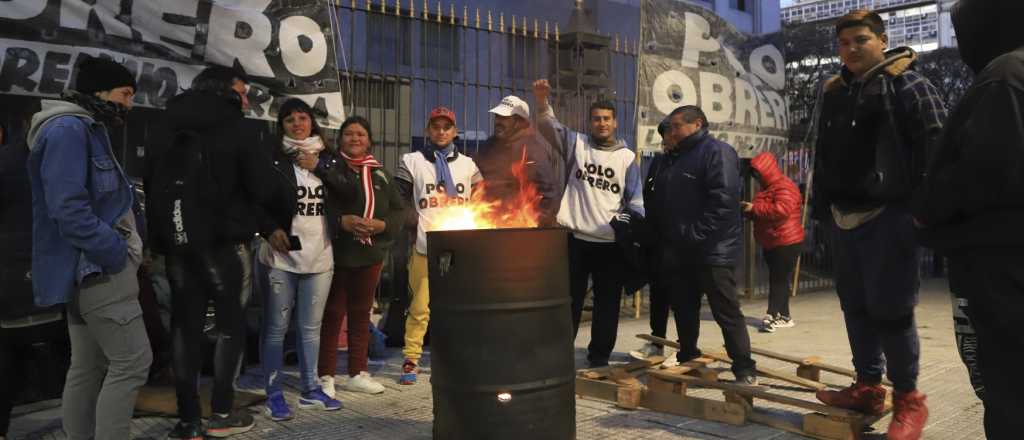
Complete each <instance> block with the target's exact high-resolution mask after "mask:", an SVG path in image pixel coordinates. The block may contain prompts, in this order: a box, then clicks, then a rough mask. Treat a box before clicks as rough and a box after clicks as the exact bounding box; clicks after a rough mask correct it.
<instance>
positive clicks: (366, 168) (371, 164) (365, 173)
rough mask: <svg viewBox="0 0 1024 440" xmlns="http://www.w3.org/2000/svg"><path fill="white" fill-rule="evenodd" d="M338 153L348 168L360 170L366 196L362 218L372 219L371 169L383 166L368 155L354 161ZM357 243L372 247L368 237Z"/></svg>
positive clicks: (371, 241) (342, 153)
mask: <svg viewBox="0 0 1024 440" xmlns="http://www.w3.org/2000/svg"><path fill="white" fill-rule="evenodd" d="M338 152H339V153H341V157H343V158H344V159H345V162H348V165H349V166H350V167H352V168H360V169H361V171H362V172H361V173H360V174H361V175H362V177H363V179H362V180H363V182H362V183H363V195H365V196H366V202H365V203H364V204H363V218H365V219H367V220H369V219H372V218H373V209H374V200H373V199H374V197H373V168H381V167H383V165H381V164H380V162H378V161H377V159H374V158H373V156H372V155H370V154H367V155H365V156H363V157H361V158H358V159H354V158H351V157H349V156H348V155H347V154H345V153H344V152H343V151H338ZM359 241H360V242H361V243H363V244H365V245H367V246H373V240H372V239H370V238H369V237H367V238H361V239H359Z"/></svg>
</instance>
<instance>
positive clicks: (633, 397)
mask: <svg viewBox="0 0 1024 440" xmlns="http://www.w3.org/2000/svg"><path fill="white" fill-rule="evenodd" d="M643 393H644V389H643V387H642V386H623V387H619V389H618V395H617V396H616V397H615V406H617V407H619V408H624V409H637V407H639V406H640V399H641V398H642V396H643Z"/></svg>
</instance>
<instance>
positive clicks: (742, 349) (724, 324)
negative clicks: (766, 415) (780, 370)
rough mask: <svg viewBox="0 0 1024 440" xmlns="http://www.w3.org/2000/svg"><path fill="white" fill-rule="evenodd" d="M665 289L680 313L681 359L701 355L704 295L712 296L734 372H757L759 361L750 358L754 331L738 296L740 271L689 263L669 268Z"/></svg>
mask: <svg viewBox="0 0 1024 440" xmlns="http://www.w3.org/2000/svg"><path fill="white" fill-rule="evenodd" d="M663 279H664V280H665V288H666V289H667V292H670V296H671V301H672V312H673V313H675V316H676V333H677V334H678V335H679V345H680V347H681V348H680V350H679V353H677V354H676V358H677V359H678V360H679V362H686V361H689V360H692V359H695V358H697V357H699V356H700V354H701V352H700V349H698V348H697V339H698V338H699V336H700V307H701V302H700V300H701V298H702V297H703V296H704V295H707V296H708V305H709V306H711V314H712V315H713V316H714V317H715V322H717V323H718V326H719V327H720V328H721V329H722V337H723V338H724V339H725V350H726V352H727V353H728V354H729V357H730V358H732V360H733V364H732V371H733V373H734V374H736V375H737V376H739V375H751V376H752V375H755V374H756V373H755V362H754V359H753V358H751V357H750V334H749V333H747V323H746V318H744V316H743V312H742V311H741V310H740V302H739V299H737V297H736V274H735V269H734V268H733V267H724V266H708V265H697V264H687V265H683V266H681V267H676V268H672V269H669V270H666V272H665V273H664V274H663Z"/></svg>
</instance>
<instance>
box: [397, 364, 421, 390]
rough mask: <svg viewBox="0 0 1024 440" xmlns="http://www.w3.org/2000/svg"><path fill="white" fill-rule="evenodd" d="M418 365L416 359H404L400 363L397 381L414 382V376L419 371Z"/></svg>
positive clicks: (403, 382)
mask: <svg viewBox="0 0 1024 440" xmlns="http://www.w3.org/2000/svg"><path fill="white" fill-rule="evenodd" d="M419 371H420V369H419V366H417V365H416V361H414V360H412V359H406V360H405V362H403V363H402V375H401V376H399V377H398V383H399V384H401V385H412V384H415V383H416V376H417V374H418V373H419Z"/></svg>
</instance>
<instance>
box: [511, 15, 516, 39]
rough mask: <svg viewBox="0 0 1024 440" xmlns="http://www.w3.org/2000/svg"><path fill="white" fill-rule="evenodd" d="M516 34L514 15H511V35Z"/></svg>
mask: <svg viewBox="0 0 1024 440" xmlns="http://www.w3.org/2000/svg"><path fill="white" fill-rule="evenodd" d="M515 34H516V14H512V35H513V36H515Z"/></svg>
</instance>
